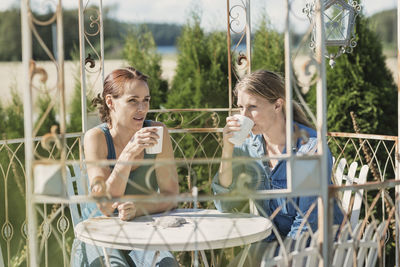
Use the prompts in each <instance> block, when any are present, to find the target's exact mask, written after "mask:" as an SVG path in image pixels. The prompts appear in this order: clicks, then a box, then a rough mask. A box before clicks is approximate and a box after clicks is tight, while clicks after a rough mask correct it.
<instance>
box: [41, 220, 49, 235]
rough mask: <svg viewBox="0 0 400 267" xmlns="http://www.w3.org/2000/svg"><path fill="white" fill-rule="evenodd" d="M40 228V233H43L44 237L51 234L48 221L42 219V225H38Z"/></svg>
mask: <svg viewBox="0 0 400 267" xmlns="http://www.w3.org/2000/svg"><path fill="white" fill-rule="evenodd" d="M40 230H41V231H42V235H43V237H44V238H46V239H48V238H49V237H50V235H51V226H50V223H49V222H48V221H47V220H45V221H43V223H42V225H41V227H40Z"/></svg>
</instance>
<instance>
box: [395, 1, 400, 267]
mask: <svg viewBox="0 0 400 267" xmlns="http://www.w3.org/2000/svg"><path fill="white" fill-rule="evenodd" d="M399 16H400V0H398V1H397V148H396V161H395V162H396V163H395V164H396V180H400V168H399V160H400V38H399V36H400V17H399ZM399 197H400V186H396V199H395V205H396V212H395V221H396V237H397V238H396V266H397V267H399V266H400V238H399V234H400V226H399V220H400V218H399V213H400V205H399V201H398V200H399Z"/></svg>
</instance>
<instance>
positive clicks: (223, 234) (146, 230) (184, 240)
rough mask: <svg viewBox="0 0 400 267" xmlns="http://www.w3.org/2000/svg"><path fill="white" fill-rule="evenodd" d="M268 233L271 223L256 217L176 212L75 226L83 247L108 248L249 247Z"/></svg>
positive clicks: (99, 219) (101, 219) (204, 211)
mask: <svg viewBox="0 0 400 267" xmlns="http://www.w3.org/2000/svg"><path fill="white" fill-rule="evenodd" d="M180 218H183V219H184V220H182V219H180ZM170 219H175V220H182V221H186V223H183V224H181V225H180V226H178V227H168V226H166V225H165V224H164V223H163V222H165V220H170ZM163 220H164V221H163ZM271 229H272V223H271V221H270V220H269V219H267V218H264V217H261V216H257V215H252V214H247V213H222V212H219V211H217V210H211V209H202V210H193V209H177V210H173V211H170V212H168V213H161V214H152V215H149V216H143V217H138V218H135V219H134V220H132V221H122V220H120V219H119V218H118V217H96V218H90V219H87V220H85V221H83V222H80V223H79V224H77V225H76V227H75V235H76V237H77V238H78V239H80V240H81V241H83V242H85V243H88V244H92V245H96V246H101V247H107V248H115V249H125V250H132V249H144V250H157V251H160V250H168V251H195V250H200V251H203V250H207V249H220V248H228V247H236V246H242V245H249V244H251V243H254V242H257V241H260V240H262V239H264V238H266V237H267V236H268V235H269V234H270V233H271ZM247 249H248V247H247ZM246 254H247V251H246ZM202 255H204V253H203V254H202ZM243 261H244V259H243Z"/></svg>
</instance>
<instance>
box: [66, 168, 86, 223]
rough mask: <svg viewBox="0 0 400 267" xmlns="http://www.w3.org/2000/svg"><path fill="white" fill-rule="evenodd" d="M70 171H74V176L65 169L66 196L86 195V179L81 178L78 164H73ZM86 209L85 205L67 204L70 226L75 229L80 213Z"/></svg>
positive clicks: (80, 219) (80, 218)
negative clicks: (69, 213) (70, 220)
mask: <svg viewBox="0 0 400 267" xmlns="http://www.w3.org/2000/svg"><path fill="white" fill-rule="evenodd" d="M72 169H73V171H74V175H72V174H71V171H70V169H69V168H68V167H67V194H68V196H74V195H86V194H87V188H88V179H87V178H86V177H82V173H83V172H82V170H81V168H80V166H79V164H73V165H72ZM75 188H76V191H75ZM85 207H86V203H80V204H79V205H78V204H76V203H71V204H69V209H70V212H71V219H72V224H73V226H74V228H75V225H77V224H78V223H79V222H81V221H82V216H81V212H82V210H83V209H84V208H85Z"/></svg>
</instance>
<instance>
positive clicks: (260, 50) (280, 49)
mask: <svg viewBox="0 0 400 267" xmlns="http://www.w3.org/2000/svg"><path fill="white" fill-rule="evenodd" d="M251 64H252V65H251V68H252V70H253V71H254V70H259V69H266V70H270V71H275V72H278V73H285V46H284V38H283V35H282V34H281V33H279V32H277V31H275V30H273V29H272V27H271V24H270V23H269V22H268V19H267V16H266V15H263V16H262V19H261V21H260V23H259V26H258V27H257V30H256V31H255V33H254V40H253V54H252V58H251Z"/></svg>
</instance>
